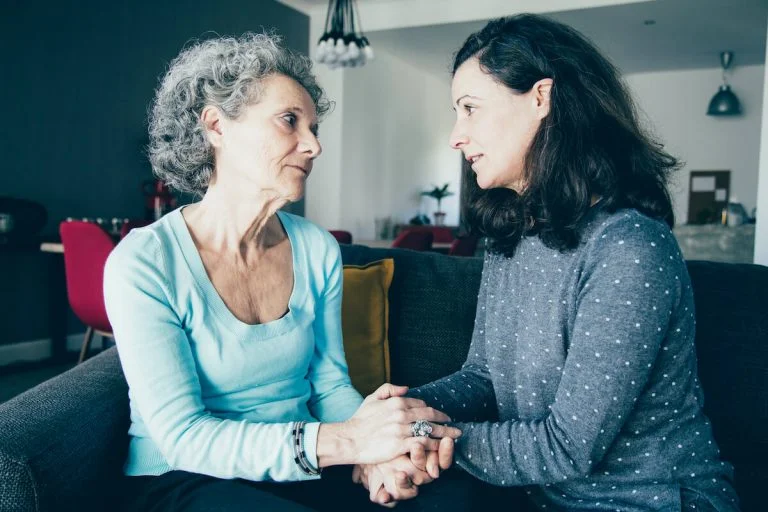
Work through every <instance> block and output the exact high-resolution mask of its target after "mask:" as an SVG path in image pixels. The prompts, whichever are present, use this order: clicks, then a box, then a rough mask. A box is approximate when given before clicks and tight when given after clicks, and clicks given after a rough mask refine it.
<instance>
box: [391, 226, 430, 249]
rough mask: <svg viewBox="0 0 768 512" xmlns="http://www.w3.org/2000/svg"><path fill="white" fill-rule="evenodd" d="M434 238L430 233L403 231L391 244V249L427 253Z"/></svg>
mask: <svg viewBox="0 0 768 512" xmlns="http://www.w3.org/2000/svg"><path fill="white" fill-rule="evenodd" d="M434 237H435V235H434V234H433V233H432V232H431V231H415V230H408V231H403V232H402V233H400V234H399V235H397V238H395V241H394V242H392V247H396V248H398V249H411V250H413V251H428V250H430V249H431V248H432V239H433V238H434Z"/></svg>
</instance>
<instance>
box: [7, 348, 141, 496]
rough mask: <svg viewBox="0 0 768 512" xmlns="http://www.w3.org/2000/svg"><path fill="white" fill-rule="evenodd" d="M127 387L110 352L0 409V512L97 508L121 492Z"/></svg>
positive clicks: (116, 357)
mask: <svg viewBox="0 0 768 512" xmlns="http://www.w3.org/2000/svg"><path fill="white" fill-rule="evenodd" d="M128 426H129V407H128V386H127V384H126V382H125V379H124V377H123V373H122V370H121V368H120V361H119V359H118V356H117V349H115V348H112V349H109V350H107V351H106V352H104V353H102V354H100V355H98V356H97V357H94V358H92V359H90V360H89V361H87V362H85V363H84V364H81V365H78V366H77V367H75V368H73V369H71V370H69V371H67V372H65V373H63V374H61V375H59V376H57V377H55V378H53V379H51V380H48V381H46V382H44V383H42V384H40V385H39V386H37V387H35V388H33V389H31V390H29V391H27V392H25V393H23V394H21V395H19V396H17V397H15V398H13V399H12V400H10V401H8V402H6V403H4V404H0V510H24V511H26V510H31V511H42V510H70V509H71V510H97V509H102V506H101V505H100V504H102V503H104V499H107V498H110V497H112V496H113V495H114V494H115V493H116V492H117V490H118V489H119V488H120V481H121V480H122V478H123V477H122V464H123V462H124V461H125V456H126V453H127V446H128V436H127V432H128Z"/></svg>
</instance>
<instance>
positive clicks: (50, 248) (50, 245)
mask: <svg viewBox="0 0 768 512" xmlns="http://www.w3.org/2000/svg"><path fill="white" fill-rule="evenodd" d="M40 250H41V251H43V252H52V253H56V254H64V244H62V243H61V242H43V243H42V244H40Z"/></svg>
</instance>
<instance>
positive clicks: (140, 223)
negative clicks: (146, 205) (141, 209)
mask: <svg viewBox="0 0 768 512" xmlns="http://www.w3.org/2000/svg"><path fill="white" fill-rule="evenodd" d="M150 224H152V221H151V220H145V219H126V220H125V222H123V225H122V227H121V228H120V240H122V239H123V238H125V235H127V234H128V233H130V232H131V230H132V229H135V228H143V227H144V226H149V225H150Z"/></svg>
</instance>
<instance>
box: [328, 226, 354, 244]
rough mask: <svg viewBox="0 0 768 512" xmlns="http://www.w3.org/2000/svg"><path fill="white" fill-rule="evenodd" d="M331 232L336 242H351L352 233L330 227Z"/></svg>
mask: <svg viewBox="0 0 768 512" xmlns="http://www.w3.org/2000/svg"><path fill="white" fill-rule="evenodd" d="M331 234H332V235H333V237H334V238H335V239H336V241H337V242H339V243H340V244H351V243H352V233H350V232H349V231H342V230H339V229H332V230H331Z"/></svg>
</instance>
